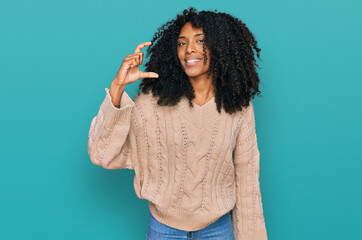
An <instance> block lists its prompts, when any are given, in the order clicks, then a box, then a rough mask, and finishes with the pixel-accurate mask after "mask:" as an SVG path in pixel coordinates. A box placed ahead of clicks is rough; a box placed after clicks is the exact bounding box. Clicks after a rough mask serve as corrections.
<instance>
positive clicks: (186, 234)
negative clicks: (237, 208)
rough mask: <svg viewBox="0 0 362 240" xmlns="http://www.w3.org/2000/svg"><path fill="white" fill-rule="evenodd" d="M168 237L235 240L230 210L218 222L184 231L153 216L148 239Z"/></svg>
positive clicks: (159, 239) (158, 239)
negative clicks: (195, 229) (198, 228)
mask: <svg viewBox="0 0 362 240" xmlns="http://www.w3.org/2000/svg"><path fill="white" fill-rule="evenodd" d="M166 239H167V240H168V239H194V240H196V239H209V240H218V239H219V240H221V239H222V240H235V238H234V233H233V230H232V225H231V215H230V212H228V213H226V214H225V215H223V216H221V217H220V218H219V219H218V220H217V221H216V222H214V223H212V224H210V225H209V226H207V227H205V228H203V229H200V230H197V231H183V230H179V229H176V228H172V227H169V226H167V225H165V224H163V223H161V222H159V221H157V219H156V218H154V217H153V216H152V214H151V213H150V220H149V225H148V231H147V234H146V240H166Z"/></svg>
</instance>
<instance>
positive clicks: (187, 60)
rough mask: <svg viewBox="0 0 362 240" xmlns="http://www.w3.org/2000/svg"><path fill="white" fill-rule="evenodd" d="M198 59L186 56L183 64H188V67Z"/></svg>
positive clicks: (199, 59) (198, 60) (198, 59)
mask: <svg viewBox="0 0 362 240" xmlns="http://www.w3.org/2000/svg"><path fill="white" fill-rule="evenodd" d="M200 61H201V58H194V57H188V58H186V59H185V65H186V66H188V67H189V66H194V65H196V64H197V63H198V62H200Z"/></svg>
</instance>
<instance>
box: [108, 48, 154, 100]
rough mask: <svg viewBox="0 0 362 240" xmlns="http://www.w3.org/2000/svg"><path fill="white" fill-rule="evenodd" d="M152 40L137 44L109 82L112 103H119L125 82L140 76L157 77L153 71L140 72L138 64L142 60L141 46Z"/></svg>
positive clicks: (132, 80)
mask: <svg viewBox="0 0 362 240" xmlns="http://www.w3.org/2000/svg"><path fill="white" fill-rule="evenodd" d="M151 44H152V42H143V43H141V44H138V45H137V47H136V49H135V50H134V52H133V54H129V55H127V56H126V57H125V58H124V59H123V62H122V65H121V67H120V68H119V70H118V72H117V75H116V77H115V78H114V80H113V81H112V83H111V87H110V88H109V94H110V95H111V101H112V104H113V105H114V106H115V107H117V105H118V104H119V103H120V100H121V97H122V93H123V91H124V88H125V87H126V85H127V84H129V83H133V82H135V81H137V80H138V79H140V78H158V77H159V76H158V74H157V73H155V72H142V71H141V70H140V69H139V66H140V65H141V64H142V62H143V55H144V54H143V52H141V50H142V48H144V47H145V46H150V45H151Z"/></svg>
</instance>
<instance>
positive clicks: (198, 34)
mask: <svg viewBox="0 0 362 240" xmlns="http://www.w3.org/2000/svg"><path fill="white" fill-rule="evenodd" d="M200 35H204V34H203V33H197V34H195V35H194V37H197V36H200ZM179 38H186V37H185V36H179V37H178V38H177V39H179Z"/></svg>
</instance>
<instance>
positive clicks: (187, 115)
mask: <svg viewBox="0 0 362 240" xmlns="http://www.w3.org/2000/svg"><path fill="white" fill-rule="evenodd" d="M192 104H193V107H191V106H190V105H189V100H188V99H187V97H185V96H183V97H182V98H181V100H180V102H179V103H178V104H177V106H176V108H175V110H176V112H177V114H178V115H179V117H180V119H184V120H186V121H187V122H189V123H191V124H193V125H194V126H196V127H197V128H202V129H209V128H210V127H214V125H215V124H217V123H218V122H219V121H220V118H221V116H222V115H223V111H224V110H223V109H221V113H219V112H218V111H217V108H216V102H215V96H214V97H212V98H211V99H210V100H209V101H207V102H206V103H204V104H203V105H201V106H200V105H198V104H196V103H194V102H192Z"/></svg>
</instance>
